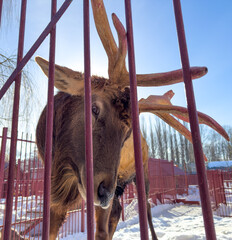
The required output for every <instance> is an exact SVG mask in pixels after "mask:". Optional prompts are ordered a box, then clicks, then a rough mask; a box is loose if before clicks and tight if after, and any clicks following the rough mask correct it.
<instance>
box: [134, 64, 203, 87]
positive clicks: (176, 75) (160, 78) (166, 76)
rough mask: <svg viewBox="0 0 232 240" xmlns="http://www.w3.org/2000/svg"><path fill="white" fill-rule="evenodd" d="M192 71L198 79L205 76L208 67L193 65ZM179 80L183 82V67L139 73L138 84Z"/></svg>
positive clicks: (161, 83)
mask: <svg viewBox="0 0 232 240" xmlns="http://www.w3.org/2000/svg"><path fill="white" fill-rule="evenodd" d="M190 71H191V76H192V79H196V78H200V77H202V76H204V75H205V74H206V73H207V72H208V69H207V68H206V67H191V69H190ZM179 82H183V71H182V69H179V70H175V71H170V72H164V73H153V74H137V85H138V86H142V87H145V86H147V87H149V86H150V87H155V86H165V85H171V84H175V83H179Z"/></svg>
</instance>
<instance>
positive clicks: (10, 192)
mask: <svg viewBox="0 0 232 240" xmlns="http://www.w3.org/2000/svg"><path fill="white" fill-rule="evenodd" d="M2 2H3V0H1V1H0V16H1V12H2ZM71 2H72V0H66V1H64V3H63V5H62V6H61V7H60V9H59V10H58V11H56V3H57V2H56V0H52V1H51V5H52V13H51V21H50V22H49V23H48V25H47V27H46V28H45V29H44V31H43V32H42V33H41V35H40V37H39V38H38V39H37V40H36V42H35V43H34V45H33V46H32V47H31V49H30V50H29V51H28V52H27V53H26V54H25V55H24V56H23V46H24V32H25V19H26V5H27V1H26V0H22V4H21V18H20V27H19V44H18V46H19V47H18V64H17V67H16V69H15V70H14V71H13V73H12V74H11V76H10V77H9V79H8V80H7V82H6V83H5V84H4V86H3V87H2V89H1V90H0V99H1V98H2V96H3V95H4V94H5V92H6V91H7V89H8V88H9V86H10V85H11V84H12V83H13V82H15V95H14V107H13V118H12V127H11V129H12V133H11V144H10V155H9V175H8V176H9V177H8V189H7V200H6V211H7V215H6V218H5V220H4V221H5V230H4V239H10V233H11V219H12V212H13V197H14V169H15V163H16V160H17V158H16V155H17V154H16V143H17V131H18V109H19V95H20V83H21V75H20V71H21V70H22V69H23V67H24V66H25V65H26V63H27V62H28V61H29V59H30V58H31V57H32V55H33V54H34V53H35V51H36V50H37V49H38V47H39V46H40V44H41V43H42V42H43V40H44V39H45V38H46V36H47V35H48V34H50V57H49V61H50V67H49V90H48V112H47V119H48V121H47V128H46V129H47V131H46V132H47V134H46V146H47V147H46V151H45V156H46V157H45V175H44V179H45V181H44V202H43V204H44V206H43V211H44V212H43V218H44V221H43V239H44V240H46V239H48V234H49V224H48V222H49V219H50V215H49V208H50V175H51V146H52V138H51V137H52V123H53V121H52V116H53V113H52V110H53V83H54V60H55V36H56V34H55V24H56V23H57V21H58V20H59V19H60V17H61V16H62V14H63V13H64V12H65V10H66V9H67V8H68V6H69V5H70V3H71ZM173 5H174V12H175V17H176V26H177V33H178V40H179V47H180V53H181V60H182V66H183V75H184V82H185V89H186V95H187V102H188V111H189V117H190V126H191V130H192V138H193V143H194V144H193V145H194V153H195V158H196V167H197V172H198V179H199V180H201V181H199V183H200V184H199V188H200V195H201V199H202V210H203V218H204V225H205V230H206V236H207V238H208V239H212V240H213V239H216V234H215V229H214V224H213V216H212V211H211V206H210V196H209V191H208V186H207V180H206V174H205V167H204V158H203V152H202V146H201V139H200V131H199V125H198V117H197V113H196V106H195V99H194V92H193V86H192V81H191V74H190V66H189V60H188V51H187V45H186V41H185V33H184V25H183V18H182V12H181V5H180V0H173ZM125 9H126V11H125V12H126V22H127V32H128V34H127V38H128V50H129V51H128V53H129V58H128V60H129V70H130V82H131V93H132V96H131V102H132V107H133V111H132V112H133V113H132V115H133V130H134V142H135V146H136V147H135V151H136V152H135V156H136V169H137V177H138V179H139V180H138V181H137V183H138V192H139V194H138V196H139V212H140V215H139V216H140V231H141V239H144V240H146V239H148V230H147V218H146V203H145V201H143V200H144V199H145V190H144V179H143V171H142V169H143V166H142V159H141V147H140V137H139V125H138V106H137V95H136V93H137V92H136V85H137V84H136V77H135V76H136V74H135V64H134V46H133V31H132V16H131V4H130V0H125ZM84 29H85V30H84V43H85V46H84V49H85V80H86V81H85V96H86V99H85V100H86V103H88V104H86V113H87V114H86V120H87V121H86V128H87V129H88V130H87V133H88V134H87V138H86V156H87V157H86V162H87V166H88V167H87V169H89V171H88V173H87V178H88V181H87V184H88V188H87V210H88V211H87V218H88V224H87V226H88V239H93V238H94V232H93V231H94V230H93V229H94V227H93V223H94V220H93V218H94V215H93V191H92V189H93V181H92V180H93V179H92V171H93V168H92V153H91V149H92V144H91V142H92V141H91V134H90V131H91V127H90V124H89V123H90V122H91V114H90V113H91V110H90V102H91V91H90V90H91V88H90V65H89V63H90V61H89V57H90V50H89V1H88V0H85V1H84Z"/></svg>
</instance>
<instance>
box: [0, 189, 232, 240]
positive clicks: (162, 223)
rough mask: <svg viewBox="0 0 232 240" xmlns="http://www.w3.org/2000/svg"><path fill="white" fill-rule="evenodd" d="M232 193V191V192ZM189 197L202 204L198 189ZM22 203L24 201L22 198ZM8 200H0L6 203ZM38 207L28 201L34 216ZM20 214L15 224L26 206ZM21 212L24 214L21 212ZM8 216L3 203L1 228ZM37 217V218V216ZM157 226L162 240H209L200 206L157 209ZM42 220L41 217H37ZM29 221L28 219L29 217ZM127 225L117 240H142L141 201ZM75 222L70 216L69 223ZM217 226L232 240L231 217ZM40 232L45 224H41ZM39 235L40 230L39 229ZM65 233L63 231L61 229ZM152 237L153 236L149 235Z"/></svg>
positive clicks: (82, 239)
mask: <svg viewBox="0 0 232 240" xmlns="http://www.w3.org/2000/svg"><path fill="white" fill-rule="evenodd" d="M230 191H231V190H230ZM188 194H189V195H188V196H179V198H181V197H184V198H185V199H186V200H189V201H200V198H199V190H198V188H197V187H196V186H191V187H190V188H189V192H188ZM228 196H230V197H228V198H227V202H230V203H231V202H232V198H231V195H228ZM19 200H20V201H19V203H20V202H21V199H19ZM4 201H5V199H2V200H0V202H2V203H3V202H4ZM39 202H40V201H37V204H35V203H36V202H35V198H34V197H30V198H28V203H27V206H28V207H29V209H31V213H30V214H32V215H34V213H35V212H36V211H38V210H41V204H38V203H39ZM18 208H19V209H18V211H17V212H15V211H13V216H12V222H14V221H15V219H18V218H20V217H21V215H22V216H23V217H25V208H26V206H25V204H23V205H21V204H18ZM221 208H227V210H228V208H232V207H231V205H230V206H221ZM19 210H21V211H19ZM3 213H4V205H2V204H0V225H1V224H2V220H3ZM35 216H36V215H35ZM152 216H153V225H154V227H155V230H156V233H157V236H158V238H159V239H162V240H195V239H196V240H198V239H206V238H205V231H204V226H203V218H202V212H201V207H200V206H195V205H191V206H189V205H184V204H172V205H171V204H163V205H161V204H160V205H158V206H154V207H153V208H152ZM36 217H38V216H36ZM25 219H26V217H25ZM125 219H127V220H126V221H125V222H123V221H120V222H119V224H118V227H117V230H116V232H115V234H114V238H113V239H114V240H135V239H140V232H139V218H138V206H137V201H136V200H134V201H132V203H131V204H130V205H128V206H127V207H125ZM68 221H71V222H72V220H71V218H70V217H69V218H68V219H67V222H68ZM214 223H215V228H216V234H217V239H218V240H232V218H231V217H219V216H217V215H216V213H215V214H214ZM37 227H39V228H40V229H41V228H42V224H40V225H38V226H37ZM34 231H35V230H33V232H34ZM36 232H37V230H36ZM61 232H62V230H61ZM149 234H150V233H149ZM61 236H62V235H61V234H60V239H62V240H74V239H78V240H86V239H87V234H86V233H78V234H74V235H72V236H71V235H70V236H67V237H65V238H61Z"/></svg>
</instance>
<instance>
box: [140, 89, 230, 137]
mask: <svg viewBox="0 0 232 240" xmlns="http://www.w3.org/2000/svg"><path fill="white" fill-rule="evenodd" d="M173 95H174V93H173V92H172V91H168V92H167V93H165V94H164V95H163V96H155V95H153V96H149V97H148V98H147V99H141V100H140V101H139V109H140V112H151V113H154V114H156V115H157V114H159V115H161V114H168V115H169V114H173V115H174V116H176V117H177V118H179V119H181V120H183V121H186V122H189V118H188V109H187V108H184V107H179V106H173V105H172V103H171V102H170V99H171V98H172V96H173ZM197 113H198V118H199V123H200V124H205V125H208V126H209V127H211V128H212V129H214V130H215V131H217V132H218V133H219V134H220V135H221V136H223V137H224V138H225V139H226V140H227V141H229V136H228V134H227V133H226V131H225V130H224V129H223V127H222V126H221V125H220V124H218V123H217V122H216V121H215V120H214V119H213V118H211V117H209V116H208V115H206V114H204V113H201V112H197ZM173 119H174V118H173ZM173 121H174V120H173ZM169 125H171V121H170V122H169Z"/></svg>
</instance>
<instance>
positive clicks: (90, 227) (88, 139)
mask: <svg viewBox="0 0 232 240" xmlns="http://www.w3.org/2000/svg"><path fill="white" fill-rule="evenodd" d="M89 35H90V34H89V0H84V68H85V161H86V185H87V194H86V196H87V238H88V240H91V239H92V240H93V239H94V206H93V191H94V189H93V143H92V99H91V76H90V36H89Z"/></svg>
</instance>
